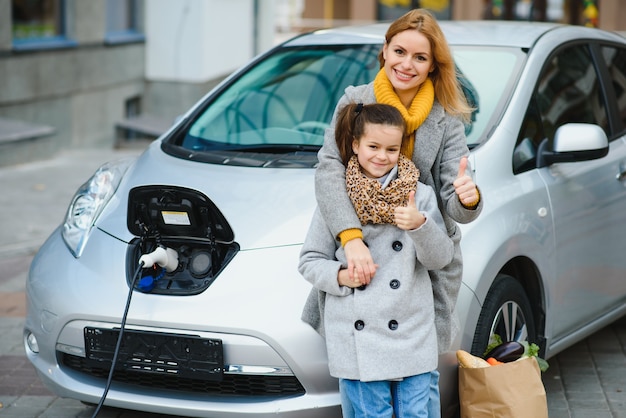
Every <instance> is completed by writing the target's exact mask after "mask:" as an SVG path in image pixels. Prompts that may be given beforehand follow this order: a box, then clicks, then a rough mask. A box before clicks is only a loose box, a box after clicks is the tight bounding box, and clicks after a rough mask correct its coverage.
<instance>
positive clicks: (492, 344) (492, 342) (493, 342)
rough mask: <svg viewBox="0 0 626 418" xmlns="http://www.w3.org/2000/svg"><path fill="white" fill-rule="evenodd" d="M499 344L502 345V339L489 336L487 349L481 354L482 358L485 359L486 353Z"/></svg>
mask: <svg viewBox="0 0 626 418" xmlns="http://www.w3.org/2000/svg"><path fill="white" fill-rule="evenodd" d="M500 344H502V337H500V336H499V335H498V334H491V336H490V337H489V344H488V345H487V349H486V350H485V352H484V353H483V357H485V356H486V355H487V353H489V352H490V351H491V350H493V349H494V348H496V347H497V346H499V345H500Z"/></svg>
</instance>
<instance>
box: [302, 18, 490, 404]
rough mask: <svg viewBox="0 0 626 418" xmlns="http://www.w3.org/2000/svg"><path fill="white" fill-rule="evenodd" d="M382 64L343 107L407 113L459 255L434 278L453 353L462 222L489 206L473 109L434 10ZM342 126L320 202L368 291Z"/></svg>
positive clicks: (311, 304) (405, 26)
mask: <svg viewBox="0 0 626 418" xmlns="http://www.w3.org/2000/svg"><path fill="white" fill-rule="evenodd" d="M379 61H380V64H381V70H380V72H379V73H378V75H377V76H376V78H375V80H374V81H373V82H371V83H369V84H366V85H361V86H351V87H348V88H347V89H346V91H345V94H344V96H343V97H342V98H341V99H340V100H339V102H338V104H337V108H338V109H340V108H343V107H344V106H345V105H346V104H348V103H374V102H378V103H385V104H390V105H392V106H394V107H396V108H397V109H398V110H400V112H401V113H402V115H403V117H404V119H405V121H406V124H407V132H406V133H407V135H408V136H409V138H408V141H405V144H406V146H403V149H402V153H403V155H405V156H407V157H409V158H410V159H411V160H412V161H413V162H414V163H415V165H416V166H417V168H418V169H419V171H420V173H421V177H420V181H421V182H423V183H425V184H428V185H430V186H431V187H432V188H433V189H434V190H435V193H436V195H437V201H438V204H439V208H440V210H441V213H442V215H443V218H444V222H445V225H446V229H447V232H448V235H449V236H450V238H451V239H452V241H453V242H454V248H455V251H454V258H453V260H452V262H451V263H450V264H448V265H447V266H446V267H444V268H443V269H440V270H437V271H430V276H431V281H432V286H433V296H434V306H435V325H436V329H437V341H438V349H439V352H440V353H442V352H445V351H447V350H448V349H449V347H450V344H451V342H452V340H453V338H454V336H455V333H456V331H457V328H458V325H457V324H456V321H455V320H454V314H453V311H454V307H455V304H456V299H457V296H458V292H459V288H460V285H461V279H462V272H463V265H462V257H461V248H460V240H461V233H460V230H459V228H458V226H457V222H459V223H468V222H471V221H473V220H474V219H476V217H477V216H478V215H479V214H480V212H481V210H482V206H483V205H482V200H481V198H480V194H479V191H478V188H477V187H476V185H475V184H474V182H473V180H472V178H471V177H470V176H469V175H467V174H466V168H467V164H468V163H467V158H466V157H467V155H468V154H469V150H468V148H467V144H466V140H465V128H464V121H468V120H469V117H470V114H471V110H472V109H471V108H470V107H469V106H468V104H467V101H466V100H465V98H464V96H463V94H462V92H461V87H460V85H459V83H458V80H457V77H456V70H455V66H454V62H453V58H452V54H451V52H450V48H449V46H448V44H447V42H446V40H445V37H444V35H443V32H442V31H441V28H440V27H439V24H438V23H437V21H436V19H435V18H434V17H433V15H432V14H430V13H429V12H428V11H426V10H423V9H415V10H412V11H410V12H408V13H406V14H405V15H403V16H401V17H400V18H398V19H397V20H395V21H394V22H393V23H392V24H391V25H390V26H389V28H388V30H387V33H386V35H385V42H384V45H383V48H382V51H381V53H380V55H379ZM335 119H336V115H334V116H333V120H332V121H331V126H330V128H329V129H327V131H326V135H325V138H324V145H323V147H322V148H321V149H320V152H319V154H318V158H319V166H318V168H317V170H316V173H315V190H316V198H317V203H318V206H319V208H320V212H321V214H322V216H323V218H324V221H325V222H326V224H327V225H328V227H329V228H330V230H331V232H332V233H333V234H335V236H337V237H338V238H339V239H340V240H341V243H342V245H343V246H344V250H345V253H346V259H347V263H348V270H349V272H350V274H351V275H354V274H356V275H357V276H358V280H360V281H361V282H363V283H365V284H367V283H369V282H370V281H371V280H372V279H373V278H374V274H375V272H376V264H375V263H376V260H373V259H372V257H371V254H370V252H369V250H368V249H367V246H366V245H365V243H364V242H363V239H362V236H363V235H362V232H361V225H360V223H359V219H358V217H357V215H356V213H355V210H354V207H353V205H352V202H351V201H350V198H349V197H348V195H347V193H346V189H345V168H344V166H343V164H342V161H341V157H340V154H339V151H338V149H337V144H336V142H335V139H334V129H335V128H334V126H335V122H336V120H335ZM319 293H320V292H318V291H317V290H315V289H314V290H313V291H312V293H311V295H310V297H309V299H308V300H307V304H306V306H305V308H304V311H303V315H302V319H303V320H304V321H305V322H307V323H309V324H311V325H312V326H313V327H314V328H315V329H316V330H318V332H320V333H321V334H322V335H323V334H324V329H323V321H321V320H320V317H321V316H322V315H323V309H324V307H323V302H324V301H323V297H322V296H323V295H320V294H319ZM438 377H439V376H438V373H437V372H434V373H433V376H432V379H433V381H432V385H433V386H436V385H438ZM433 395H434V396H436V394H435V393H434V392H433ZM434 396H433V397H434ZM435 404H437V406H435ZM437 409H438V399H433V405H432V410H433V411H435V410H437Z"/></svg>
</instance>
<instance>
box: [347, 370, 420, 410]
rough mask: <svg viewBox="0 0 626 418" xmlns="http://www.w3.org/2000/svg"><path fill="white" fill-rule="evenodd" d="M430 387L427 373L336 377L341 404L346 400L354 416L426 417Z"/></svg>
mask: <svg viewBox="0 0 626 418" xmlns="http://www.w3.org/2000/svg"><path fill="white" fill-rule="evenodd" d="M430 388H431V374H430V373H423V374H419V375H416V376H410V377H405V378H404V379H403V380H401V381H386V380H383V381H376V382H361V381H359V380H348V379H340V380H339V389H340V391H341V393H342V404H346V402H343V400H344V399H345V400H346V401H347V404H349V406H350V409H351V411H352V415H349V416H353V417H354V418H391V417H392V416H393V417H395V418H428V403H429V398H430ZM346 406H347V405H346ZM343 407H344V405H342V408H343ZM344 416H346V415H345V411H344Z"/></svg>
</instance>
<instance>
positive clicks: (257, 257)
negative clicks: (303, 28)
mask: <svg viewBox="0 0 626 418" xmlns="http://www.w3.org/2000/svg"><path fill="white" fill-rule="evenodd" d="M442 27H443V29H444V32H445V34H446V36H447V38H448V40H449V42H450V44H451V46H452V48H453V52H454V57H455V61H456V65H457V67H458V72H459V78H460V80H461V82H462V85H463V88H464V91H465V93H466V95H467V97H468V100H469V101H470V102H471V103H472V104H473V105H474V106H475V108H476V111H475V112H474V114H473V117H472V122H471V124H468V125H467V127H466V131H467V143H468V146H469V148H470V149H471V157H470V158H471V165H472V168H473V175H474V176H475V180H476V183H477V184H478V185H479V187H480V190H481V194H482V196H483V198H484V210H483V212H482V214H481V215H480V217H479V218H478V219H477V220H476V221H474V222H472V223H471V224H468V225H463V226H462V232H463V240H462V249H463V255H464V265H465V271H464V279H463V285H462V288H461V291H460V295H459V300H458V304H457V316H458V318H459V321H460V325H461V332H460V333H459V335H458V337H457V338H456V340H455V343H454V346H453V347H452V350H451V351H450V352H449V353H446V354H444V355H442V356H441V358H440V366H439V369H440V371H441V376H442V377H441V392H442V408H443V410H444V416H453V415H454V413H455V412H456V410H457V408H458V394H457V389H456V388H457V383H456V382H457V380H456V379H457V362H456V359H455V355H454V351H455V350H456V349H457V348H463V349H465V350H468V351H471V352H473V353H475V354H481V353H483V352H484V350H485V347H486V345H487V343H488V341H489V338H490V336H492V335H493V334H498V335H500V336H501V337H502V339H503V340H505V341H509V340H528V341H532V342H536V343H537V344H538V345H539V346H540V347H541V349H542V353H541V354H542V355H543V356H544V357H545V358H548V359H549V358H550V357H551V356H553V355H555V354H556V353H558V352H559V351H561V350H563V349H565V348H567V347H569V346H571V345H572V344H574V343H575V342H577V341H580V340H581V339H583V338H584V337H586V336H588V335H590V334H592V333H593V332H595V331H597V330H599V329H600V328H602V327H604V326H606V325H607V324H608V323H610V322H611V321H614V320H615V319H617V318H619V317H621V316H622V315H624V313H626V304H625V301H626V296H625V295H626V280H625V279H624V278H625V277H626V257H625V256H624V251H623V249H622V243H623V241H624V237H626V143H625V141H626V41H625V40H624V38H622V37H620V36H619V35H617V34H613V33H608V32H602V31H599V30H594V29H589V28H584V27H573V26H561V25H556V24H538V23H520V22H517V23H515V22H494V21H490V22H480V21H476V22H442ZM386 28H387V24H377V25H371V26H365V27H350V28H344V29H335V30H321V31H317V32H314V33H311V34H306V35H302V36H299V37H296V38H294V39H292V40H290V41H287V42H286V43H284V44H282V45H279V46H277V47H276V48H274V49H272V50H270V51H268V52H267V53H265V54H263V55H262V56H260V57H258V58H256V59H254V60H253V61H252V62H251V63H250V64H248V65H246V66H245V67H244V68H242V69H241V70H239V71H237V72H235V73H234V74H233V75H232V76H230V77H228V78H227V79H226V80H224V82H222V83H221V84H220V85H219V86H218V87H216V88H215V89H214V90H213V91H211V92H210V93H208V94H207V95H206V96H205V97H204V98H203V99H202V100H201V101H200V102H199V103H198V104H197V105H195V106H194V107H193V108H192V109H190V110H189V111H188V112H187V113H186V114H185V115H183V116H182V117H181V119H180V120H179V121H178V122H177V123H176V124H175V125H174V126H173V127H172V128H171V129H170V130H169V131H168V132H167V133H165V134H164V135H163V136H162V137H161V138H159V139H158V140H156V141H154V142H153V143H152V144H151V145H150V146H149V147H148V148H147V149H146V151H145V152H144V153H143V154H142V155H141V156H140V157H139V158H137V159H136V160H121V161H114V162H111V163H109V164H107V165H105V166H103V167H102V168H100V169H99V170H98V171H97V172H96V173H95V174H94V176H93V177H92V178H90V179H89V180H88V181H87V182H86V183H85V184H84V185H83V186H82V187H81V188H80V189H79V190H78V191H77V193H76V195H75V197H74V198H73V200H72V201H71V203H70V206H69V209H68V212H67V219H66V221H65V223H64V224H62V225H60V226H59V227H58V229H57V230H56V231H55V232H54V233H53V234H52V235H51V236H50V237H49V239H48V240H47V241H46V243H45V244H44V245H43V247H42V248H41V250H40V251H39V253H38V254H37V256H36V258H35V259H34V261H33V263H32V267H31V270H30V274H29V278H28V281H27V298H28V314H27V318H26V324H25V329H24V343H25V347H26V352H27V355H28V358H29V360H30V361H31V362H32V364H33V365H34V366H35V368H36V369H37V371H38V373H39V375H40V377H41V379H42V380H43V381H44V382H45V384H46V385H47V386H48V387H49V388H50V389H51V390H52V391H53V392H54V393H56V394H57V395H59V396H61V397H67V398H73V399H77V400H80V401H83V402H86V403H91V404H99V403H101V402H104V404H105V405H110V406H115V407H120V408H126V409H134V410H142V411H150V412H158V413H166V414H171V415H177V416H194V417H200V416H202V417H230V418H234V417H252V416H254V417H270V416H275V415H277V414H278V415H283V416H288V417H324V418H327V417H332V416H339V415H340V408H339V406H338V405H339V401H340V399H339V395H338V392H337V381H336V380H335V379H333V378H331V377H330V376H329V373H328V367H327V359H326V351H325V346H324V341H323V339H322V338H321V337H320V336H319V335H318V334H316V332H315V331H314V330H313V329H311V328H310V327H309V326H308V325H306V324H304V323H303V322H302V321H301V320H300V313H301V309H302V306H303V305H304V301H305V299H306V297H307V295H308V293H309V290H310V287H309V284H308V283H307V282H306V281H305V280H304V279H303V278H302V277H301V276H300V275H299V274H298V271H297V263H298V256H299V251H300V248H301V244H302V241H303V239H304V236H305V234H306V230H307V228H308V226H309V221H310V219H311V216H312V213H313V210H314V208H315V205H316V202H315V195H314V186H313V176H314V170H315V167H316V164H317V158H316V153H317V151H318V149H319V147H320V145H321V144H322V140H323V132H324V129H325V128H326V127H327V126H328V122H329V121H330V119H331V116H332V113H333V110H334V106H335V104H336V102H337V101H338V99H339V98H340V96H341V95H342V94H343V90H344V88H345V87H346V86H348V85H350V84H363V83H367V82H369V81H371V80H372V79H373V78H374V75H375V74H376V72H377V71H378V69H379V64H378V61H377V54H378V52H379V50H380V48H381V44H382V41H383V34H384V32H385V30H386ZM130 289H134V291H130ZM112 364H115V367H114V368H113V370H114V371H115V373H110V370H111V369H112ZM105 394H106V396H104V395H105Z"/></svg>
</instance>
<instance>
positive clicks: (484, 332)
mask: <svg viewBox="0 0 626 418" xmlns="http://www.w3.org/2000/svg"><path fill="white" fill-rule="evenodd" d="M494 334H498V335H499V336H500V338H501V339H502V342H506V341H529V342H534V341H535V340H536V332H535V322H534V318H533V313H532V309H531V306H530V302H529V300H528V296H526V292H525V291H524V288H523V287H522V285H521V284H520V282H518V281H517V280H515V279H514V278H513V277H511V276H507V275H503V274H501V275H498V276H497V277H496V280H495V281H494V282H493V284H492V285H491V289H489V293H487V297H486V298H485V303H484V304H483V308H482V310H481V311H480V316H479V317H478V323H477V324H476V332H475V333H474V341H473V342H472V350H471V352H472V354H474V355H477V356H481V357H482V356H483V354H484V353H485V350H486V349H487V345H488V344H489V340H490V337H491V336H492V335H494Z"/></svg>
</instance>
